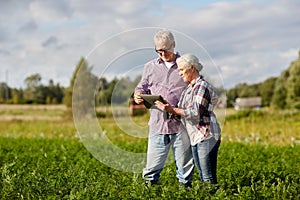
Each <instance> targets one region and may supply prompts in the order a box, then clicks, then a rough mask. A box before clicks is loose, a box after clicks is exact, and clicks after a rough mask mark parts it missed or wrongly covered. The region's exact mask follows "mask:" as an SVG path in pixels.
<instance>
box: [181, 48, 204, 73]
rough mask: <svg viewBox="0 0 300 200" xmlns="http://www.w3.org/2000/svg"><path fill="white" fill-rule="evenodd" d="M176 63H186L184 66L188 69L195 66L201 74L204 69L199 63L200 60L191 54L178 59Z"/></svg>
mask: <svg viewBox="0 0 300 200" xmlns="http://www.w3.org/2000/svg"><path fill="white" fill-rule="evenodd" d="M176 62H184V63H185V65H184V66H185V67H186V68H191V67H192V66H194V67H195V69H196V70H197V71H198V72H199V73H200V71H201V70H202V68H203V66H202V64H201V63H199V59H198V58H197V57H196V56H194V55H192V54H189V53H187V54H184V55H182V56H180V57H179V58H177V60H176Z"/></svg>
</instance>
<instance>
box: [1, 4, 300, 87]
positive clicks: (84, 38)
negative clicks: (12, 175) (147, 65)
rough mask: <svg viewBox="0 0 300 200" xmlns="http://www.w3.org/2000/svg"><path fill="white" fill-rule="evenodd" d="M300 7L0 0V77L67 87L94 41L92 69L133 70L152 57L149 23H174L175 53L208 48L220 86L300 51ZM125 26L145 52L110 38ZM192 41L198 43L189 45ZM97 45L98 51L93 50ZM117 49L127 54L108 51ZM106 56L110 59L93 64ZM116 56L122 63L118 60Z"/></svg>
mask: <svg viewBox="0 0 300 200" xmlns="http://www.w3.org/2000/svg"><path fill="white" fill-rule="evenodd" d="M299 10H300V2H299V1H297V0H268V1H256V0H255V1H249V0H243V1H239V0H234V1H164V0H163V1H159V0H145V1H140V0H131V1H121V0H115V1H97V0H87V1H82V0H25V1H18V0H11V1H1V2H0V11H1V12H0V20H1V21H2V22H5V23H1V24H0V63H1V67H0V82H3V81H5V80H8V85H9V86H10V87H16V88H20V87H24V80H25V78H26V77H28V76H29V75H32V74H34V73H40V74H41V76H42V82H43V84H48V81H49V79H53V80H54V82H55V83H60V84H61V85H63V86H68V85H69V82H70V78H71V76H72V74H73V71H74V69H75V66H76V64H77V62H78V61H79V59H80V58H81V57H82V56H84V57H85V56H86V55H88V54H89V53H90V52H91V51H92V50H93V49H95V47H97V46H98V47H99V48H98V49H96V51H95V52H94V55H93V56H94V57H95V58H93V56H91V58H90V61H91V64H93V65H96V68H97V67H99V69H98V71H97V73H98V74H97V75H99V76H100V75H104V76H110V77H113V76H122V75H124V74H129V72H130V74H138V73H140V72H141V69H142V64H143V63H144V62H146V61H147V60H150V59H151V58H153V57H155V56H156V55H155V53H153V52H152V51H148V50H149V48H150V46H151V47H153V41H152V37H153V36H152V35H153V33H152V29H149V27H160V28H167V29H171V30H174V32H175V38H176V39H177V41H176V42H177V44H178V45H177V49H176V50H178V51H179V52H180V53H186V52H188V51H195V53H199V55H200V56H202V55H204V54H205V52H206V53H208V55H209V57H210V58H211V62H206V61H207V59H206V58H207V57H206V58H203V62H204V64H206V66H204V67H205V69H206V70H207V71H206V73H207V76H208V77H209V78H211V79H222V81H223V84H224V87H225V88H230V87H233V86H235V85H236V84H238V83H241V82H246V83H249V84H251V83H256V82H261V81H264V80H265V79H267V78H269V77H271V76H279V75H280V73H281V72H282V71H283V70H284V69H286V68H287V67H288V66H289V64H290V62H292V61H293V60H295V59H297V58H298V51H299V50H300V48H299V47H300V39H299V33H300V18H299V17H298V16H299ZM143 28H146V29H147V28H148V29H147V30H149V31H148V32H147V33H143V34H145V35H141V34H140V33H137V32H138V31H136V32H134V31H133V32H132V30H134V29H139V30H140V29H143ZM126 31H129V32H130V33H132V34H133V35H135V36H136V38H135V41H134V42H133V43H135V44H139V45H140V46H135V47H134V48H136V49H140V50H141V51H142V52H144V54H142V53H141V52H140V53H139V54H137V55H138V56H134V54H133V55H129V53H127V54H126V50H127V51H128V48H129V47H130V46H131V47H130V48H133V47H132V46H134V45H132V44H128V43H127V44H126V41H125V43H124V42H116V41H122V39H124V38H127V35H126V34H124V32H126ZM187 37H189V38H190V39H192V40H189V41H188V40H187ZM112 40H116V41H112ZM129 41H131V40H130V39H128V40H127V42H129ZM195 42H197V44H199V45H200V46H201V48H203V49H201V48H198V49H196V48H194V47H195ZM101 44H102V45H101ZM104 46H106V49H104V50H103V49H101V48H102V47H104ZM130 48H129V50H132V49H130ZM97 51H99V52H102V54H100V56H98V57H96V56H95V55H97ZM119 51H120V52H121V53H123V54H124V52H125V55H128V58H125V57H126V56H125V57H124V56H123V57H122V58H120V60H119V59H118V58H116V57H113V56H112V55H114V54H113V53H118V52H119ZM99 52H98V53H99ZM112 52H113V53H112ZM120 52H119V53H120ZM116 55H120V54H116ZM137 57H138V58H139V59H137ZM107 58H110V59H112V60H111V61H109V60H107ZM93 59H95V60H93ZM114 59H115V60H117V61H116V62H114V61H113V60H114ZM104 60H107V63H110V62H111V63H113V65H111V66H109V67H110V68H107V66H101V67H102V68H101V67H100V66H98V65H101V63H103V62H104ZM119 61H122V62H123V64H124V66H126V67H122V66H117V65H116V64H117V63H122V62H119ZM125 61H126V63H125ZM212 63H214V64H215V69H213V66H212ZM105 67H106V68H105ZM105 69H108V70H106V71H105ZM119 69H120V70H119ZM133 69H135V70H133ZM101 70H102V71H101ZM108 72H109V73H108ZM6 74H7V75H8V76H6Z"/></svg>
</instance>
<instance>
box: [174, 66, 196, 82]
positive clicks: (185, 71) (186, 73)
mask: <svg viewBox="0 0 300 200" xmlns="http://www.w3.org/2000/svg"><path fill="white" fill-rule="evenodd" d="M177 66H178V72H179V76H181V77H182V79H183V80H184V81H185V82H189V83H190V82H191V81H192V80H193V67H188V66H187V64H186V63H185V62H183V61H181V62H177Z"/></svg>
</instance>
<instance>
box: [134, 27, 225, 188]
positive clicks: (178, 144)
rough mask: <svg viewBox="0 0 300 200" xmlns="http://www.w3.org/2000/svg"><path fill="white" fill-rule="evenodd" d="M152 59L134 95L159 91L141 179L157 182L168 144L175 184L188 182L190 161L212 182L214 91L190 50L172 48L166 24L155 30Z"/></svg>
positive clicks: (216, 144) (138, 99) (215, 130)
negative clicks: (181, 51) (174, 171)
mask: <svg viewBox="0 0 300 200" xmlns="http://www.w3.org/2000/svg"><path fill="white" fill-rule="evenodd" d="M154 43H155V51H156V52H157V54H158V58H157V59H153V60H151V61H149V62H148V63H146V64H145V66H144V71H143V75H142V78H141V81H140V82H139V83H138V85H137V86H136V88H135V93H134V100H135V102H136V103H138V104H140V103H142V102H143V99H142V98H141V97H140V94H149V93H151V94H154V95H161V96H162V97H163V98H164V100H165V102H164V103H162V102H160V101H156V103H155V104H156V105H155V106H153V107H152V108H151V109H150V120H149V137H148V148H147V164H146V167H145V168H144V170H143V178H144V179H145V183H146V185H153V184H157V183H158V180H159V177H160V173H161V171H162V169H163V167H164V164H165V161H166V158H167V156H168V152H169V150H170V148H172V151H173V154H174V159H175V163H176V177H177V178H178V180H179V183H180V185H183V186H185V187H191V186H192V184H191V181H192V176H193V172H194V165H196V167H197V169H198V172H199V176H200V180H201V181H203V182H205V183H211V184H216V183H217V175H216V174H217V171H216V170H217V154H218V149H219V146H220V141H221V136H220V133H221V130H220V126H219V124H218V122H217V118H216V116H215V114H214V111H213V109H214V106H215V103H216V102H217V98H218V97H217V94H216V92H215V91H214V89H213V86H212V85H211V84H209V83H208V82H207V81H206V80H205V79H204V77H203V76H202V75H201V73H200V72H201V70H202V68H203V66H202V65H201V64H200V63H199V60H198V58H197V57H195V56H194V55H192V54H185V55H182V56H180V55H179V54H178V53H176V52H174V48H175V40H174V36H173V34H172V33H171V32H170V31H168V30H160V31H158V32H157V33H156V34H155V36H154Z"/></svg>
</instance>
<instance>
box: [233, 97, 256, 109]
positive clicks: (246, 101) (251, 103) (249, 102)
mask: <svg viewBox="0 0 300 200" xmlns="http://www.w3.org/2000/svg"><path fill="white" fill-rule="evenodd" d="M261 105H262V99H261V97H245V98H236V99H235V103H234V109H236V110H240V109H243V108H260V107H261Z"/></svg>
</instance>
